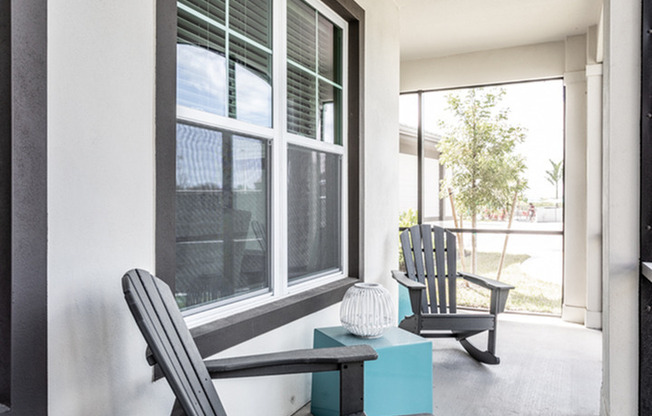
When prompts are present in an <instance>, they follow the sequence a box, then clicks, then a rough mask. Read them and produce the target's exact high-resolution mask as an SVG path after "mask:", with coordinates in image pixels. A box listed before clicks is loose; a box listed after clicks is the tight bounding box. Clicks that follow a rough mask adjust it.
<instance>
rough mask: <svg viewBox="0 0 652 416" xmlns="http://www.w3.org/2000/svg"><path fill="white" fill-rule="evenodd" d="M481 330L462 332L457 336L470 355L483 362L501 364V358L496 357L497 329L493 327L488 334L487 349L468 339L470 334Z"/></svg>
mask: <svg viewBox="0 0 652 416" xmlns="http://www.w3.org/2000/svg"><path fill="white" fill-rule="evenodd" d="M479 333H480V332H472V333H461V334H458V336H457V337H456V338H457V340H458V341H459V342H460V344H462V347H464V349H465V350H466V352H468V353H469V355H470V356H471V357H473V358H475V359H476V360H478V361H480V362H481V363H485V364H492V365H495V364H500V358H498V357H496V330H495V329H492V330H490V331H489V333H488V334H487V351H482V350H480V349H478V348H477V347H476V346H474V345H473V344H471V343H470V342H469V340H468V339H467V338H468V337H470V336H473V335H476V334H479Z"/></svg>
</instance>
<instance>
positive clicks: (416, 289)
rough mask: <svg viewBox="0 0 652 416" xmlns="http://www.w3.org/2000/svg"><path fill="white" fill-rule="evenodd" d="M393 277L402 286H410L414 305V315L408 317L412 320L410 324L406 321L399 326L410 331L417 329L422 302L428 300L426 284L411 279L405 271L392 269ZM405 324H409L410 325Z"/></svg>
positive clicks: (411, 304)
mask: <svg viewBox="0 0 652 416" xmlns="http://www.w3.org/2000/svg"><path fill="white" fill-rule="evenodd" d="M392 278H394V280H396V281H397V282H398V283H399V284H400V285H401V286H405V287H407V288H408V292H409V293H408V294H409V296H410V306H411V307H412V314H413V317H414V318H406V320H409V321H410V322H411V323H410V324H408V323H406V322H404V323H402V324H399V326H400V327H401V328H403V329H407V330H408V331H413V332H414V331H417V329H416V328H417V327H418V326H419V325H420V324H419V323H418V322H417V321H418V320H419V319H420V318H419V316H421V303H422V302H423V303H424V304H425V302H426V300H425V299H426V296H425V292H424V290H425V289H426V285H425V284H423V283H421V282H417V281H414V280H412V279H410V278H409V277H407V275H406V274H405V273H403V272H402V271H399V270H392ZM415 319H416V320H415ZM404 325H409V327H406V326H404ZM414 325H416V327H414Z"/></svg>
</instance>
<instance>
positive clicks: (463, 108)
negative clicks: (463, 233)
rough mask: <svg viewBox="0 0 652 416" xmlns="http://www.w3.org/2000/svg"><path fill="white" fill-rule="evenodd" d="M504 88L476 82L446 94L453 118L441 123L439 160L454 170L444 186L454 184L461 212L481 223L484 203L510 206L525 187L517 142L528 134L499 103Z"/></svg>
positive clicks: (496, 207) (493, 206)
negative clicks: (480, 85)
mask: <svg viewBox="0 0 652 416" xmlns="http://www.w3.org/2000/svg"><path fill="white" fill-rule="evenodd" d="M504 95H505V91H504V90H503V89H495V88H489V89H484V88H474V89H470V90H468V92H467V93H466V95H464V96H460V95H458V94H451V95H449V96H448V97H447V101H448V109H449V110H450V111H452V113H453V115H454V119H455V122H454V123H442V124H443V127H444V130H445V131H446V134H445V137H444V138H443V139H442V140H441V141H440V142H439V146H438V147H439V151H440V152H441V156H440V159H439V160H440V162H441V163H442V164H443V165H444V166H445V167H446V168H447V169H448V170H449V171H450V174H449V175H447V176H446V178H444V180H443V181H442V182H443V183H442V185H443V186H442V189H448V188H452V190H453V192H454V197H455V204H456V205H457V208H458V212H460V213H461V212H465V213H466V215H467V216H468V217H470V219H471V228H476V227H477V219H478V214H479V213H480V212H481V210H482V209H485V208H486V209H489V210H502V209H504V210H506V212H509V211H510V207H511V205H512V204H513V202H512V201H513V200H514V195H519V194H520V193H521V192H522V191H523V190H524V189H525V188H526V187H527V182H526V180H525V179H524V178H523V173H524V172H525V169H526V167H525V163H524V161H523V158H522V157H521V156H520V155H518V154H517V153H516V145H517V144H518V143H521V142H523V140H525V134H524V132H523V129H522V128H521V127H518V126H514V125H511V124H510V123H509V121H508V114H509V109H507V108H499V107H498V104H499V103H500V101H501V100H502V98H503V96H504ZM460 215H461V214H460ZM476 247H477V241H476V236H475V234H473V235H472V237H471V253H472V257H471V272H472V273H475V271H476V257H477V256H476Z"/></svg>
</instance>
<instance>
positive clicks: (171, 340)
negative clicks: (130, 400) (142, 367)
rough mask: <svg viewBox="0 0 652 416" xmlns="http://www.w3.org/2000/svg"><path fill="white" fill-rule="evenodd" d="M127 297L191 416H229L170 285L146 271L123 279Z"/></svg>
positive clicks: (163, 369) (177, 394) (141, 328)
mask: <svg viewBox="0 0 652 416" xmlns="http://www.w3.org/2000/svg"><path fill="white" fill-rule="evenodd" d="M122 285H123V290H124V293H125V298H126V299H127V303H128V304H129V308H130V309H131V311H132V313H133V315H134V317H135V319H136V322H137V324H138V327H139V328H140V330H141V332H142V333H143V336H144V337H145V340H146V341H147V344H148V345H149V348H150V350H151V351H152V354H153V356H154V359H155V360H156V362H157V364H158V365H159V366H160V367H161V371H162V372H163V374H164V375H165V377H166V379H167V380H168V383H169V384H170V387H171V388H172V390H173V391H174V393H175V395H176V397H177V399H178V400H179V402H180V404H181V406H182V407H183V409H184V411H185V413H186V414H187V415H188V416H194V415H201V416H226V413H225V411H224V408H223V407H222V404H221V402H220V399H219V397H218V395H217V392H216V391H215V387H214V386H213V382H212V380H211V378H210V376H209V374H208V371H207V370H206V366H205V364H204V362H203V360H202V358H201V355H200V354H199V350H198V349H197V346H196V345H195V342H194V340H193V339H192V335H191V334H190V331H189V330H188V328H187V326H186V324H185V322H184V320H183V317H182V316H181V313H180V311H179V309H178V307H177V305H176V302H175V300H174V296H173V295H172V292H171V291H170V288H169V287H168V286H167V285H166V284H165V283H164V282H163V281H161V280H160V279H158V278H156V277H154V276H152V275H151V274H149V273H148V272H146V271H144V270H131V271H129V272H128V273H127V274H125V276H124V277H123V279H122Z"/></svg>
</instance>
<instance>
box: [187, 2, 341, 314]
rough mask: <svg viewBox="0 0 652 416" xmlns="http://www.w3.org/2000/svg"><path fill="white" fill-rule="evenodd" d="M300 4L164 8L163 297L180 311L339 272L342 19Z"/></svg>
mask: <svg viewBox="0 0 652 416" xmlns="http://www.w3.org/2000/svg"><path fill="white" fill-rule="evenodd" d="M308 1H309V2H310V3H308V2H304V1H302V0H276V1H274V2H272V0H179V1H178V2H177V131H176V201H175V202H176V205H175V218H176V244H175V253H176V257H175V261H176V274H175V295H176V298H177V302H178V304H179V306H180V307H182V308H184V309H186V310H193V311H201V310H203V309H209V308H211V309H212V308H214V307H215V306H217V305H224V304H229V303H233V302H236V301H243V300H245V299H249V298H252V297H257V296H259V295H261V296H262V295H265V296H270V295H271V297H275V296H282V295H283V294H285V293H288V291H289V286H290V285H293V286H294V287H297V285H299V286H300V285H301V284H302V282H315V281H318V279H320V278H325V279H327V278H329V277H333V276H335V275H338V274H339V275H342V273H343V272H344V266H343V264H344V260H343V258H342V252H343V238H342V235H343V233H342V224H343V223H344V222H343V218H342V212H344V209H343V204H344V203H345V200H344V198H343V191H342V184H343V181H344V180H345V179H344V178H343V170H342V166H343V163H345V162H344V161H345V157H346V156H345V154H346V152H345V148H344V146H343V143H342V142H343V139H342V137H344V136H343V135H344V132H343V129H344V126H343V122H342V117H343V116H342V114H343V111H344V110H343V107H342V106H343V99H344V80H343V76H342V74H343V69H342V66H343V62H342V54H343V49H344V42H345V40H344V29H342V27H343V26H344V21H343V20H342V21H341V22H339V24H335V23H333V20H334V19H335V20H337V15H335V14H334V13H333V12H332V11H329V10H328V9H326V8H325V6H323V5H321V3H319V2H318V1H317V0H308ZM274 15H277V16H280V18H279V19H276V20H274V19H273V16H274ZM279 22H286V23H287V24H286V27H280V24H279ZM275 24H276V25H277V27H274V25H275ZM275 42H276V43H275ZM281 43H284V45H283V46H280V44H281ZM275 48H277V49H278V50H280V51H286V52H287V53H286V54H285V53H278V52H277V53H275V51H274V49H275ZM275 77H276V79H275ZM283 79H284V80H286V81H287V82H286V83H283V82H280V81H279V80H283ZM273 88H282V89H284V91H282V90H281V91H277V93H276V94H274V93H273ZM274 97H276V101H274ZM272 191H274V192H276V194H273V193H272ZM272 253H275V255H274V257H272ZM281 258H283V259H284V260H280V259H281Z"/></svg>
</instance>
